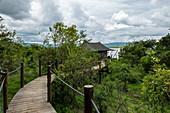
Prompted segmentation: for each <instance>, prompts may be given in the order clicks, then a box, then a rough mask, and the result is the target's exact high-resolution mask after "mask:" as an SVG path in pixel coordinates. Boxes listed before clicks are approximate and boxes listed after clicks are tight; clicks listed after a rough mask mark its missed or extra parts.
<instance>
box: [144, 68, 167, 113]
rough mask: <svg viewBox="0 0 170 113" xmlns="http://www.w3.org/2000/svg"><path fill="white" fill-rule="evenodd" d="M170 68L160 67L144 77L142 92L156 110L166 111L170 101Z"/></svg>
mask: <svg viewBox="0 0 170 113" xmlns="http://www.w3.org/2000/svg"><path fill="white" fill-rule="evenodd" d="M169 75H170V70H164V69H158V70H157V72H156V73H155V74H153V75H148V76H145V77H144V79H143V88H142V94H143V97H144V99H146V100H147V101H149V103H150V104H151V106H152V107H153V109H154V111H155V112H159V113H160V112H166V111H167V105H168V104H169V103H170V101H169V100H170V76H169Z"/></svg>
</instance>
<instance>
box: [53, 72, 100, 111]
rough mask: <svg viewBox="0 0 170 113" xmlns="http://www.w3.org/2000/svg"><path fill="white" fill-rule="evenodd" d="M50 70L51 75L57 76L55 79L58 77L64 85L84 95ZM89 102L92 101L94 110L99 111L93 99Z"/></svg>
mask: <svg viewBox="0 0 170 113" xmlns="http://www.w3.org/2000/svg"><path fill="white" fill-rule="evenodd" d="M50 72H51V73H52V74H53V75H55V76H56V77H57V79H59V80H60V81H61V82H63V83H64V84H65V85H67V86H68V87H70V88H71V89H72V90H74V91H75V92H77V93H78V94H80V95H82V96H84V94H83V93H81V92H79V91H78V90H76V89H75V88H73V87H72V86H70V85H69V84H67V83H66V82H65V81H64V80H62V79H61V78H59V77H58V76H57V75H56V74H55V73H54V72H52V71H50ZM91 102H92V104H93V106H94V108H95V109H96V112H97V113H100V112H99V110H98V108H97V106H96V104H95V103H94V101H93V100H92V99H91Z"/></svg>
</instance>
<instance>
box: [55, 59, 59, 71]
mask: <svg viewBox="0 0 170 113" xmlns="http://www.w3.org/2000/svg"><path fill="white" fill-rule="evenodd" d="M55 69H56V70H58V60H57V59H56V61H55Z"/></svg>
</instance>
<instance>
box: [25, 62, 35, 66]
mask: <svg viewBox="0 0 170 113" xmlns="http://www.w3.org/2000/svg"><path fill="white" fill-rule="evenodd" d="M34 64H36V63H35V62H34V63H32V64H27V65H25V66H32V65H34Z"/></svg>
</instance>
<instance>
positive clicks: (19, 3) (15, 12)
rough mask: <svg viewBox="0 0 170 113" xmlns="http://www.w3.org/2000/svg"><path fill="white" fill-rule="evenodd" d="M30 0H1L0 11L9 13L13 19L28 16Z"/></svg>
mask: <svg viewBox="0 0 170 113" xmlns="http://www.w3.org/2000/svg"><path fill="white" fill-rule="evenodd" d="M29 9H30V0H15V1H13V0H1V1H0V13H2V14H5V15H9V16H11V17H12V18H14V19H19V20H20V19H24V18H27V17H29Z"/></svg>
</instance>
